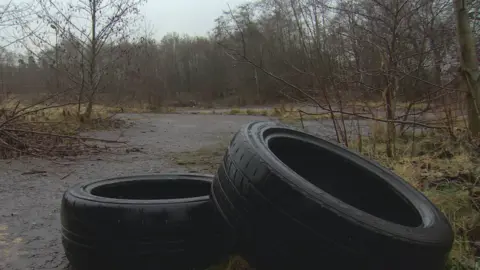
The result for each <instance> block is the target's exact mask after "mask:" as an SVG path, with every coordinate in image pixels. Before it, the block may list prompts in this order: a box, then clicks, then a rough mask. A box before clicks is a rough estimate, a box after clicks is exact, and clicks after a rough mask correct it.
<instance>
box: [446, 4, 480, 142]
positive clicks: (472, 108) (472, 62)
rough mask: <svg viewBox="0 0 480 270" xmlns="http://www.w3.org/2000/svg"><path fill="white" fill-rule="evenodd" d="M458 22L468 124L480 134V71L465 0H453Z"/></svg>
mask: <svg viewBox="0 0 480 270" xmlns="http://www.w3.org/2000/svg"><path fill="white" fill-rule="evenodd" d="M453 5H454V8H455V17H456V23H457V37H458V44H459V52H460V53H459V56H460V73H461V76H462V79H463V82H464V84H465V86H466V89H467V94H466V96H467V105H468V125H469V129H470V132H471V133H472V135H475V136H478V135H480V112H479V106H478V100H479V98H480V82H479V79H480V72H479V69H478V60H477V53H476V46H475V41H474V36H473V32H472V29H471V26H470V20H469V10H468V6H467V5H466V3H465V0H453Z"/></svg>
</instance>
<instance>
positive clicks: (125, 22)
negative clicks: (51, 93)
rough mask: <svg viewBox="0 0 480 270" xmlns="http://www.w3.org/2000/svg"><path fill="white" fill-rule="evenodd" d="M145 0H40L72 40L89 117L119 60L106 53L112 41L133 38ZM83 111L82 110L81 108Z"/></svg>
mask: <svg viewBox="0 0 480 270" xmlns="http://www.w3.org/2000/svg"><path fill="white" fill-rule="evenodd" d="M144 2H145V0H120V1H114V0H88V1H87V0H80V1H74V2H71V3H67V4H64V3H62V2H55V1H54V0H38V3H39V4H40V6H41V15H40V17H41V18H42V19H44V20H45V21H46V22H47V23H48V24H50V25H51V26H52V28H54V29H55V31H56V32H57V33H58V34H59V35H60V36H61V37H62V39H64V40H66V41H69V43H70V44H71V49H73V51H74V52H75V53H74V54H73V55H71V57H70V59H69V60H70V61H73V62H75V63H77V64H76V65H77V66H78V67H79V68H80V72H75V74H74V76H75V77H76V78H75V80H74V81H75V82H76V83H77V84H78V85H77V88H78V95H79V97H78V100H79V104H80V103H82V102H83V100H84V99H86V101H87V107H86V111H85V114H84V116H85V118H87V119H89V118H90V117H91V114H92V109H93V105H94V103H95V100H96V96H97V94H98V93H99V92H100V91H101V90H102V89H103V88H104V87H106V85H104V84H103V85H102V82H103V79H104V77H105V75H106V74H107V72H108V71H109V70H110V68H111V67H112V66H113V65H114V64H115V62H116V61H117V60H118V59H119V58H120V57H122V56H123V54H118V55H116V56H115V57H114V58H113V59H112V58H111V57H106V55H107V54H108V50H109V49H111V48H112V45H114V44H118V43H119V42H120V43H121V42H125V41H126V40H127V39H128V38H132V29H134V28H135V24H134V23H135V22H138V21H139V20H138V19H139V15H138V7H139V6H140V5H141V4H143V3H144ZM123 53H125V52H123ZM79 113H80V112H79Z"/></svg>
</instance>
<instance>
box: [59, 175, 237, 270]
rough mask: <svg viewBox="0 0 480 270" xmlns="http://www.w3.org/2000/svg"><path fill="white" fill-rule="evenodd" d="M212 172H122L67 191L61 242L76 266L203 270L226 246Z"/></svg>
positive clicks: (215, 259) (62, 217)
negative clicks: (213, 193)
mask: <svg viewBox="0 0 480 270" xmlns="http://www.w3.org/2000/svg"><path fill="white" fill-rule="evenodd" d="M212 179H213V177H212V176H206V175H197V174H164V175H146V176H131V177H119V178H112V179H107V180H102V181H95V182H91V183H87V184H80V185H76V186H74V187H72V188H71V189H68V190H67V191H66V192H65V194H64V196H63V199H62V206H61V222H62V242H63V246H64V249H65V253H66V255H67V258H68V259H69V261H70V263H71V265H72V266H73V267H74V269H77V270H83V269H91V270H93V269H99V270H100V269H101V270H105V269H129V270H131V269H142V270H150V269H155V270H161V269H166V270H172V269H182V270H183V269H185V270H190V269H205V268H206V267H208V266H210V265H212V264H214V263H216V262H217V261H218V260H219V259H220V258H221V257H223V256H224V255H226V253H227V252H228V251H229V250H228V246H229V242H228V239H229V238H228V235H226V232H227V230H225V229H226V227H225V224H226V223H225V222H224V220H223V219H222V218H221V217H220V215H218V213H217V212H216V209H215V207H214V206H213V204H212V203H211V200H210V197H209V193H210V187H211V183H212Z"/></svg>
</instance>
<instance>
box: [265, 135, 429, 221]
mask: <svg viewBox="0 0 480 270" xmlns="http://www.w3.org/2000/svg"><path fill="white" fill-rule="evenodd" d="M268 147H269V149H270V151H272V152H273V154H275V155H276V156H277V157H278V158H279V159H280V160H281V161H282V162H283V163H284V164H285V165H287V166H288V167H289V168H290V169H292V170H293V171H295V172H296V173H297V174H299V175H300V176H302V177H303V178H304V179H306V180H307V181H309V182H310V183H312V184H314V185H315V186H317V187H318V188H319V189H321V190H323V191H325V192H327V193H328V194H330V195H332V196H333V197H336V198H337V199H339V200H341V201H343V202H345V203H347V204H349V205H351V206H353V207H355V208H357V209H359V210H361V211H363V212H366V213H369V214H371V215H374V216H376V217H378V218H381V219H383V220H387V221H390V222H394V223H396V224H400V225H404V226H409V227H417V226H420V225H421V224H422V219H421V217H420V214H419V213H418V211H417V210H416V209H415V208H414V207H413V205H412V204H411V203H409V202H408V201H407V199H406V198H404V197H403V196H402V195H400V194H399V193H397V192H395V191H394V190H393V187H391V186H390V185H389V184H387V182H386V181H385V180H384V179H381V178H380V177H379V176H377V175H376V174H374V173H372V172H369V171H368V170H367V169H366V168H362V167H361V166H359V165H357V164H355V163H353V162H351V161H349V160H346V159H344V158H342V157H340V156H338V155H336V154H334V153H332V152H330V151H329V150H327V149H324V148H322V147H320V146H318V145H315V144H312V143H308V142H304V141H301V140H297V139H292V138H289V137H273V138H270V139H269V140H268Z"/></svg>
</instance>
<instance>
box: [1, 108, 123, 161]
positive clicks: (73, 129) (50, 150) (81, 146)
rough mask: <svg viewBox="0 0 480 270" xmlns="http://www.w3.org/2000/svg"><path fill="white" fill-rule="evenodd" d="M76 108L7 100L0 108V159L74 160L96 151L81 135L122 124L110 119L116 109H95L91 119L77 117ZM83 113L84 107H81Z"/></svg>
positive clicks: (119, 121)
mask: <svg viewBox="0 0 480 270" xmlns="http://www.w3.org/2000/svg"><path fill="white" fill-rule="evenodd" d="M77 110H78V107H77V106H76V105H65V106H61V105H56V104H53V103H50V104H46V103H42V104H38V105H25V104H22V103H20V102H18V101H14V100H10V101H8V102H3V103H1V104H0V158H14V157H18V156H22V155H31V156H38V157H52V156H76V155H79V154H82V153H85V152H87V151H91V150H94V151H99V149H98V148H97V147H95V146H94V145H90V144H87V143H86V141H87V139H85V138H84V137H81V136H79V134H80V132H83V131H88V130H97V129H110V128H118V127H120V126H123V125H124V124H125V121H123V120H119V119H115V118H113V116H114V115H115V113H117V112H119V111H120V110H119V109H118V108H113V107H106V106H101V105H96V106H94V107H93V114H92V116H91V118H90V119H87V118H86V117H85V116H84V115H82V114H80V115H78V114H77ZM81 111H85V106H82V107H81Z"/></svg>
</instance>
